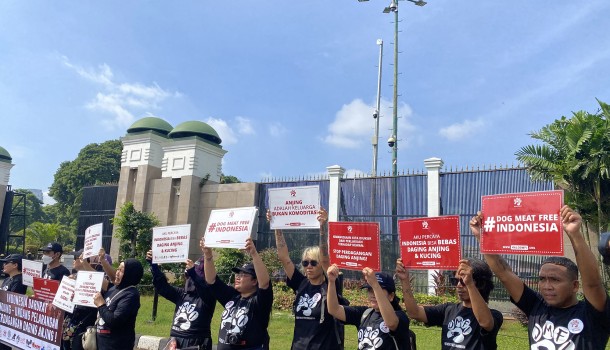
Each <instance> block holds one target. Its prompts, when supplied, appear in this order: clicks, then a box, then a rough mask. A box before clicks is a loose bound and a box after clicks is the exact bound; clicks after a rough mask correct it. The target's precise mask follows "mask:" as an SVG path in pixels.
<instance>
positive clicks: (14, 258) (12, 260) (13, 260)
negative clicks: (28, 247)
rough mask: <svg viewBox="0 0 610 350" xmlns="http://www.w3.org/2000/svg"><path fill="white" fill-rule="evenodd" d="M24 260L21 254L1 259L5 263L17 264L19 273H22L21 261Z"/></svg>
mask: <svg viewBox="0 0 610 350" xmlns="http://www.w3.org/2000/svg"><path fill="white" fill-rule="evenodd" d="M22 260H23V255H21V254H11V255H9V256H7V257H6V258H4V259H0V261H1V262H3V263H17V267H18V268H19V271H21V261H22Z"/></svg>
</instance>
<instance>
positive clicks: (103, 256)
mask: <svg viewBox="0 0 610 350" xmlns="http://www.w3.org/2000/svg"><path fill="white" fill-rule="evenodd" d="M97 255H98V257H99V259H100V264H102V268H103V269H104V272H105V273H106V275H107V276H108V278H110V280H111V281H114V279H115V277H116V270H115V268H114V267H112V265H110V263H109V262H108V260H106V251H105V250H104V248H101V249H100V251H99V253H98V254H97Z"/></svg>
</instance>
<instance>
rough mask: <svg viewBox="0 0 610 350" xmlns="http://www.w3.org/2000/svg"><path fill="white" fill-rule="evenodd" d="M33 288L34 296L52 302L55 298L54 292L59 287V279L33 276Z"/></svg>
mask: <svg viewBox="0 0 610 350" xmlns="http://www.w3.org/2000/svg"><path fill="white" fill-rule="evenodd" d="M33 289H34V298H36V299H39V300H42V301H48V302H49V303H52V302H53V299H54V298H55V293H57V289H59V281H55V280H50V279H46V278H40V277H34V287H33Z"/></svg>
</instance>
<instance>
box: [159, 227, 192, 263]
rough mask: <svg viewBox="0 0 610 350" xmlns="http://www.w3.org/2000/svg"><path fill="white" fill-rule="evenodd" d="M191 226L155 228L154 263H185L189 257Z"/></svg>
mask: <svg viewBox="0 0 610 350" xmlns="http://www.w3.org/2000/svg"><path fill="white" fill-rule="evenodd" d="M190 238H191V224H186V225H174V226H163V227H155V228H153V243H152V254H153V256H152V261H153V263H155V264H161V263H183V262H185V261H186V259H188V257H189V242H190Z"/></svg>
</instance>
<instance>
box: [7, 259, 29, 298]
mask: <svg viewBox="0 0 610 350" xmlns="http://www.w3.org/2000/svg"><path fill="white" fill-rule="evenodd" d="M22 259H23V256H22V255H21V254H11V255H9V256H7V257H6V258H4V259H1V260H0V262H3V263H4V268H3V269H2V272H4V273H5V274H6V275H7V276H8V277H7V278H6V279H5V280H4V282H3V283H2V287H1V288H0V289H2V290H6V291H8V292H13V293H19V294H25V292H26V291H27V289H28V286H26V285H24V284H23V276H22V275H21V260H22Z"/></svg>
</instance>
